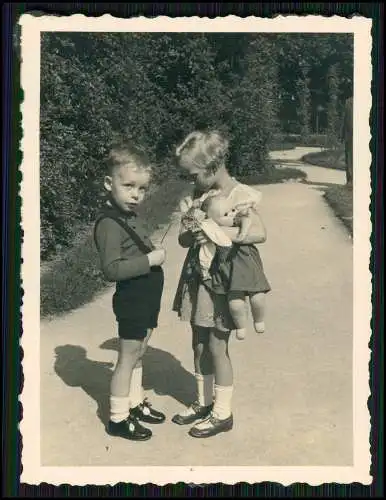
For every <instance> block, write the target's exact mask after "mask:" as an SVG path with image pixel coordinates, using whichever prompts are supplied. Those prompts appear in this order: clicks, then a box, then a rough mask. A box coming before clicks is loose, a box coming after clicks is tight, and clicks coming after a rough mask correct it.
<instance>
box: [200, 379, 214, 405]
mask: <svg viewBox="0 0 386 500" xmlns="http://www.w3.org/2000/svg"><path fill="white" fill-rule="evenodd" d="M195 377H196V383H197V400H198V402H199V403H200V405H201V406H209V405H211V404H212V403H213V382H214V376H213V375H212V374H211V375H201V373H196V374H195Z"/></svg>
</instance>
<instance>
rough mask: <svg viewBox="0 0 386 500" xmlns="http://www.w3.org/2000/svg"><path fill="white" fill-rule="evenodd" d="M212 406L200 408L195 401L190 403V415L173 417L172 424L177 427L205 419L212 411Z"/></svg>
mask: <svg viewBox="0 0 386 500" xmlns="http://www.w3.org/2000/svg"><path fill="white" fill-rule="evenodd" d="M212 408H213V404H211V405H209V406H201V405H200V404H199V403H198V402H197V401H195V402H194V403H192V404H191V405H190V407H189V409H190V410H191V413H190V414H189V415H179V414H177V415H174V417H173V418H172V422H174V423H175V424H178V425H187V424H192V423H193V422H196V421H197V420H202V419H203V418H206V417H207V416H208V415H209V414H210V412H211V411H212Z"/></svg>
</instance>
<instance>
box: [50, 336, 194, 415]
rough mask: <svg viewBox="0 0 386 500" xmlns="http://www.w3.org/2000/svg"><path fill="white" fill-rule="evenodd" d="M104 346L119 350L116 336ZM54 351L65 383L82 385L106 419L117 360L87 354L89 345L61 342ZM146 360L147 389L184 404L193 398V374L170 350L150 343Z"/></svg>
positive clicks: (56, 364) (144, 382)
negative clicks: (167, 350)
mask: <svg viewBox="0 0 386 500" xmlns="http://www.w3.org/2000/svg"><path fill="white" fill-rule="evenodd" d="M101 348H102V349H109V350H115V351H117V350H118V342H117V339H115V338H114V339H110V340H107V341H106V342H104V343H103V344H102V345H101ZM55 355H56V358H55V365H54V370H55V373H56V374H57V375H58V376H59V377H60V378H61V379H62V380H63V382H64V383H65V384H66V385H68V386H70V387H80V388H82V389H83V391H84V392H85V393H86V394H87V395H88V396H89V397H90V398H92V399H93V400H94V401H95V402H96V403H97V405H98V409H97V416H98V418H99V419H100V420H101V421H102V423H106V422H107V420H108V418H109V393H110V380H111V375H112V371H113V368H114V363H109V362H104V361H95V360H92V359H89V358H87V351H86V349H85V348H84V347H82V346H79V345H69V344H68V345H63V346H58V347H56V349H55ZM143 364H144V380H143V385H144V389H145V390H148V389H153V390H154V392H155V393H156V394H158V395H162V396H164V395H168V396H170V397H172V398H174V399H176V400H177V401H179V402H180V403H182V404H185V405H187V404H188V403H190V402H191V401H192V400H193V398H194V391H195V381H194V377H193V375H192V374H191V373H189V372H188V371H187V370H185V368H183V367H182V365H181V363H180V362H179V361H178V360H177V359H176V358H175V357H174V356H172V355H171V354H170V353H168V352H165V351H162V350H161V349H156V348H154V347H150V346H149V347H148V349H147V352H146V354H145V356H144V360H143Z"/></svg>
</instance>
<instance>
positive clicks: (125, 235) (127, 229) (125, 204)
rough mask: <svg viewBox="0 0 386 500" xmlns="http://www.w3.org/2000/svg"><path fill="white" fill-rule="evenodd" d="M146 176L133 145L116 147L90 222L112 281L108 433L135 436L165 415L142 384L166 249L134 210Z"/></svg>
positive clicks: (145, 185) (145, 432) (145, 162)
mask: <svg viewBox="0 0 386 500" xmlns="http://www.w3.org/2000/svg"><path fill="white" fill-rule="evenodd" d="M150 176H151V168H150V166H149V162H148V160H147V158H146V157H145V155H144V154H143V153H142V151H139V150H138V149H137V148H135V147H134V146H117V147H114V148H113V149H112V151H111V154H110V157H109V160H108V175H107V176H106V177H105V179H104V186H105V188H106V190H107V193H108V196H107V200H106V203H105V205H104V207H103V208H102V210H101V211H100V213H99V214H98V217H97V219H96V222H95V227H94V237H95V243H96V247H97V249H98V252H99V256H100V261H101V268H102V271H103V273H104V275H105V277H106V279H107V280H109V281H113V282H116V291H115V294H114V296H113V311H114V313H115V316H116V320H117V323H118V336H119V354H118V362H117V365H116V368H115V371H114V374H113V376H112V380H111V392H110V421H109V423H108V426H107V432H108V433H109V434H111V435H115V436H121V437H123V438H126V439H131V440H137V441H143V440H147V439H149V438H150V437H151V436H152V432H151V430H150V429H147V428H145V427H143V426H142V425H141V424H140V423H139V421H140V420H141V421H142V422H147V423H153V424H156V423H161V422H163V421H164V420H165V415H163V414H162V413H161V412H158V411H156V410H154V409H153V408H152V407H151V405H150V404H149V403H148V401H147V400H146V399H144V394H143V387H142V357H143V355H144V353H145V351H146V348H147V343H148V341H149V338H150V336H151V333H152V331H153V329H154V328H156V327H157V322H158V314H159V310H160V303H161V296H162V291H163V284H164V276H163V270H162V268H161V265H162V264H163V262H164V260H165V250H163V249H162V248H157V249H155V248H154V246H153V245H152V243H151V241H150V239H149V235H148V233H147V231H146V229H145V226H144V224H143V222H142V221H141V220H140V218H139V217H138V216H137V214H136V212H135V209H136V208H137V206H138V205H139V204H140V203H141V202H142V201H143V199H144V197H145V194H146V191H147V190H148V187H149V183H150Z"/></svg>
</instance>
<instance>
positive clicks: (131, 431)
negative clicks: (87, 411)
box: [107, 415, 153, 441]
mask: <svg viewBox="0 0 386 500" xmlns="http://www.w3.org/2000/svg"><path fill="white" fill-rule="evenodd" d="M107 433H108V434H110V436H119V437H122V438H124V439H130V440H131V441H147V440H148V439H150V438H151V436H152V434H153V433H152V432H151V430H150V429H146V427H143V426H142V425H141V424H140V423H139V422H138V420H137V419H136V418H135V417H133V416H132V415H129V416H128V417H127V419H126V420H123V421H122V422H112V421H111V420H110V422H109V423H108V425H107Z"/></svg>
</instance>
